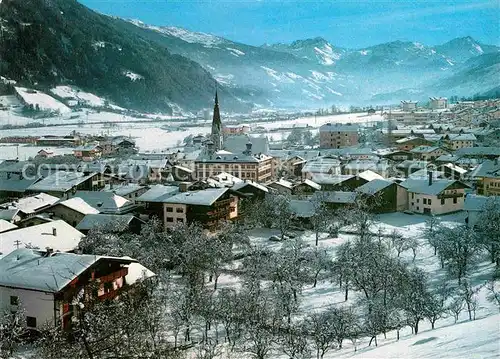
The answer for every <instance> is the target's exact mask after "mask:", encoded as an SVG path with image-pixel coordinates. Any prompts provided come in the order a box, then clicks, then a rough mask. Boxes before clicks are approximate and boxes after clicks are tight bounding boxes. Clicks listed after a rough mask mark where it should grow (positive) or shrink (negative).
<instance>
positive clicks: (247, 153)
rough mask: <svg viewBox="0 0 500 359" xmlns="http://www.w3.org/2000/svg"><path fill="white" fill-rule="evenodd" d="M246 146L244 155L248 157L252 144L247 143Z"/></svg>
mask: <svg viewBox="0 0 500 359" xmlns="http://www.w3.org/2000/svg"><path fill="white" fill-rule="evenodd" d="M246 146H247V149H246V151H245V155H248V156H250V155H251V154H252V142H250V141H248V142H247V144H246Z"/></svg>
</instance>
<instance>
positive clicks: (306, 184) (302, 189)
mask: <svg viewBox="0 0 500 359" xmlns="http://www.w3.org/2000/svg"><path fill="white" fill-rule="evenodd" d="M320 190H321V185H319V184H317V183H316V182H314V181H312V180H310V179H305V180H303V181H302V182H300V183H296V184H294V185H293V187H292V194H294V195H307V194H312V193H314V192H316V191H320Z"/></svg>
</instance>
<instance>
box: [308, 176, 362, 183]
mask: <svg viewBox="0 0 500 359" xmlns="http://www.w3.org/2000/svg"><path fill="white" fill-rule="evenodd" d="M354 177H355V176H354V175H336V176H327V175H316V176H315V175H313V176H312V180H313V181H314V182H315V183H317V184H319V185H336V184H340V183H342V182H345V181H347V180H350V179H352V178H354Z"/></svg>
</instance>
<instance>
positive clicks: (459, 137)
mask: <svg viewBox="0 0 500 359" xmlns="http://www.w3.org/2000/svg"><path fill="white" fill-rule="evenodd" d="M445 138H446V139H447V140H449V141H477V138H476V136H474V135H473V134H472V133H460V134H451V133H450V134H449V135H446V136H445Z"/></svg>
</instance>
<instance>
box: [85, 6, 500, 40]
mask: <svg viewBox="0 0 500 359" xmlns="http://www.w3.org/2000/svg"><path fill="white" fill-rule="evenodd" d="M79 1H80V2H81V3H82V4H84V5H86V6H88V7H90V8H92V9H94V10H97V11H99V12H102V13H104V14H109V15H115V16H119V17H123V18H132V19H139V20H141V21H143V22H145V23H148V24H153V25H165V26H179V27H184V28H187V29H189V30H193V31H201V32H207V33H211V34H215V35H220V36H223V37H226V38H229V39H231V40H234V41H239V42H243V43H246V44H250V45H261V44H263V43H275V42H291V41H294V40H297V39H305V38H311V37H316V36H321V37H324V38H325V39H327V40H328V41H330V42H331V43H332V44H334V45H336V46H342V47H351V48H359V47H365V46H370V45H375V44H378V43H382V42H388V41H394V40H403V41H405V40H407V41H419V42H422V43H425V44H427V45H435V44H439V43H443V42H446V41H448V40H451V39H453V38H456V37H462V36H469V35H470V36H472V37H473V38H475V39H477V40H479V41H481V42H484V43H488V44H496V45H500V0H476V1H429V0H414V1H410V0H393V1H387V0H385V1H379V0H316V1H313V0H300V1H297V0H229V1H228V0H79Z"/></svg>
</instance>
